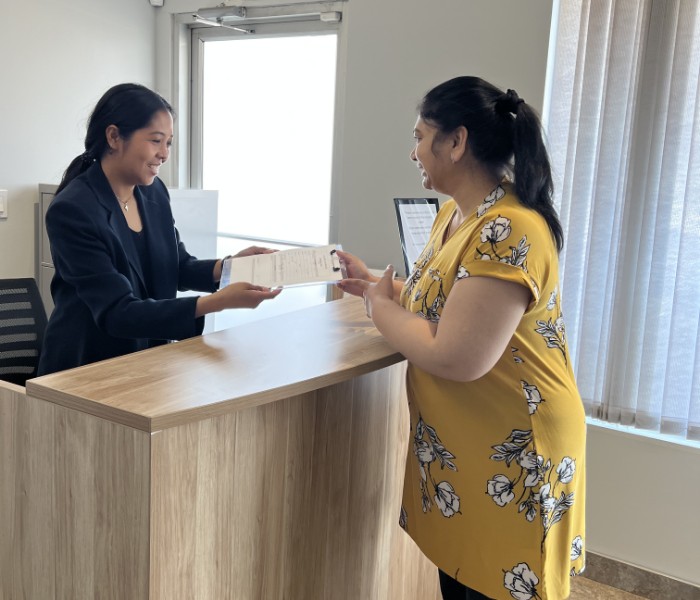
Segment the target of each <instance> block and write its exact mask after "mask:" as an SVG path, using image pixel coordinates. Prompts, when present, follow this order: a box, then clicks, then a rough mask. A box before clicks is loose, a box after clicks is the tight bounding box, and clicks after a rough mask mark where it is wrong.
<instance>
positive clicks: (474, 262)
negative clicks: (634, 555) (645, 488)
mask: <svg viewBox="0 0 700 600" xmlns="http://www.w3.org/2000/svg"><path fill="white" fill-rule="evenodd" d="M454 210H455V203H454V201H453V200H450V201H448V202H446V203H445V205H444V206H443V207H442V209H441V210H440V212H439V213H438V215H437V217H436V219H435V223H434V225H433V229H432V232H431V237H430V241H429V242H428V244H427V246H426V248H425V250H424V251H423V253H422V254H421V256H420V257H419V259H418V261H416V264H415V265H414V270H413V272H412V273H411V276H410V277H409V278H408V279H407V281H406V284H405V286H404V288H403V291H402V294H401V304H402V305H403V306H404V307H405V308H406V309H408V310H410V311H411V312H414V313H417V314H419V315H420V316H421V317H423V318H424V319H428V320H430V321H433V322H435V323H438V327H439V322H440V314H441V313H442V309H443V306H444V304H445V302H446V300H447V297H448V296H449V294H450V291H451V289H452V286H454V285H458V282H459V281H460V280H462V279H465V278H467V277H495V278H497V279H503V280H506V281H513V282H516V283H519V284H520V285H524V286H525V287H527V288H528V289H529V290H530V294H531V302H530V304H529V306H528V308H527V310H526V312H525V315H524V316H523V318H522V320H521V322H520V324H519V325H518V328H517V330H516V332H515V334H514V335H513V338H512V339H511V342H510V345H509V347H508V349H507V350H506V351H505V353H504V354H503V356H502V357H501V358H500V359H499V360H498V362H497V363H496V365H495V366H494V368H493V369H492V370H491V371H490V372H489V373H487V374H486V375H484V376H483V377H481V378H480V379H478V380H476V381H473V382H468V383H460V382H455V381H449V380H446V379H442V378H440V377H436V376H434V375H430V374H429V373H426V372H425V371H422V370H421V369H419V368H418V367H416V366H414V365H411V364H409V367H408V373H407V388H408V398H409V408H410V414H411V439H410V443H409V449H408V457H407V461H406V478H405V483H404V494H403V504H402V507H401V519H400V523H401V526H402V527H403V528H404V529H405V530H406V531H407V532H408V533H409V535H411V537H413V539H414V540H415V541H416V543H417V544H418V545H419V546H420V548H421V549H422V551H423V552H424V553H425V555H426V556H427V557H428V558H429V559H431V560H432V561H433V562H434V563H435V564H436V565H437V566H438V567H439V568H440V569H442V570H443V571H445V572H446V573H447V574H448V575H450V576H451V577H454V578H455V579H457V580H458V581H460V582H462V583H464V584H465V585H467V586H468V587H470V588H472V589H475V590H477V591H479V592H481V593H482V594H484V595H486V596H488V597H490V598H494V599H496V600H501V599H502V600H509V599H511V598H515V599H516V600H531V599H534V600H562V599H564V598H566V597H568V595H569V583H570V576H571V575H575V574H578V573H580V572H581V571H582V570H583V566H584V552H583V543H584V507H585V478H584V465H585V436H586V429H585V417H584V412H583V407H582V404H581V399H580V397H579V394H578V391H577V388H576V382H575V379H574V374H573V371H572V367H571V360H570V358H569V352H568V349H567V345H566V335H565V329H564V321H563V318H562V314H561V303H560V294H559V290H560V286H559V278H558V277H559V275H558V257H557V252H556V247H555V245H554V241H553V238H552V236H551V234H550V231H549V228H548V226H547V223H546V222H545V221H544V219H543V218H542V217H541V216H540V215H539V214H538V213H537V212H535V211H533V210H530V209H528V208H526V207H524V206H522V205H521V204H520V203H519V202H518V199H517V198H516V197H515V195H514V190H513V189H512V187H511V185H510V184H509V183H502V184H501V185H499V186H498V187H497V188H496V189H495V190H494V191H493V192H492V193H491V194H490V195H489V196H488V197H487V198H486V199H485V200H484V202H483V203H482V204H481V205H480V206H479V207H478V208H477V210H476V211H475V212H474V213H473V214H472V215H470V216H469V217H468V218H467V219H466V220H465V221H464V222H463V223H462V224H461V225H460V227H459V229H458V230H457V231H456V232H455V233H454V234H453V235H452V236H451V237H450V238H449V239H448V241H447V242H446V243H445V244H444V245H443V239H444V234H445V231H446V229H447V226H448V224H449V222H450V220H451V218H452V215H453V212H454Z"/></svg>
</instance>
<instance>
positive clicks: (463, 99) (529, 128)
mask: <svg viewBox="0 0 700 600" xmlns="http://www.w3.org/2000/svg"><path fill="white" fill-rule="evenodd" d="M418 112H419V114H420V116H421V118H422V119H423V120H424V121H425V122H427V123H429V124H430V125H432V126H433V127H437V129H438V130H439V132H440V133H441V134H447V133H451V132H452V131H454V130H455V129H457V128H458V127H460V126H464V127H465V128H466V129H467V131H468V133H469V135H468V137H467V141H468V144H469V147H470V149H471V151H472V154H473V155H474V157H475V158H476V159H477V160H478V161H480V162H481V163H482V164H484V165H485V166H486V167H487V168H488V169H489V170H491V171H492V172H493V173H494V174H495V175H497V176H502V175H503V174H504V173H506V172H508V171H510V170H511V169H512V174H513V178H514V183H515V192H516V194H517V195H518V198H519V200H520V202H521V203H522V204H523V205H525V206H527V207H529V208H532V209H534V210H536V211H537V212H538V213H540V214H541V215H542V217H544V219H545V221H546V222H547V225H548V226H549V229H550V231H551V232H552V236H553V237H554V240H555V242H556V245H557V249H558V250H561V249H562V247H563V245H564V234H563V231H562V227H561V223H560V222H559V218H558V217H557V213H556V211H555V210H554V205H553V203H552V193H553V185H552V170H551V167H550V165H549V157H548V155H547V149H546V148H545V145H544V140H543V139H542V125H541V123H540V119H539V116H538V115H537V113H536V112H535V110H534V109H533V108H532V107H531V106H530V105H528V104H526V103H525V102H524V101H523V100H522V98H519V97H518V94H517V93H516V92H515V91H513V90H508V91H507V92H503V91H502V90H500V89H498V88H497V87H496V86H495V85H492V84H490V83H488V82H487V81H484V80H483V79H480V78H479V77H455V78H454V79H450V80H449V81H446V82H445V83H441V84H440V85H438V86H437V87H435V88H433V89H432V90H430V91H429V92H428V93H427V94H426V95H425V97H424V98H423V100H422V101H421V103H420V104H419V105H418Z"/></svg>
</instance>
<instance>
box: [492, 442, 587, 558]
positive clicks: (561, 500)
mask: <svg viewBox="0 0 700 600" xmlns="http://www.w3.org/2000/svg"><path fill="white" fill-rule="evenodd" d="M532 443H533V438H532V431H526V430H522V429H514V430H512V431H511V434H510V435H509V436H508V438H506V440H505V441H503V442H502V443H501V444H496V445H494V446H491V448H492V449H493V450H495V451H496V452H495V453H494V454H492V455H491V460H495V461H502V462H505V463H506V466H507V467H511V464H512V463H515V465H517V466H518V467H520V474H519V475H518V476H517V477H515V479H512V478H510V477H508V476H507V475H505V474H503V473H497V474H496V475H494V476H493V477H492V478H491V479H489V480H488V482H487V484H486V493H487V494H488V495H489V496H491V499H492V500H493V501H494V503H495V504H496V505H498V506H499V507H501V508H503V507H505V506H507V505H508V504H510V503H511V502H512V501H513V500H515V498H516V489H517V488H519V487H520V486H521V485H522V491H520V492H519V494H520V496H519V498H518V500H517V504H518V512H519V513H522V512H524V513H525V519H526V520H527V521H528V522H530V523H532V522H534V520H535V517H536V516H537V507H538V506H539V514H540V518H541V520H542V527H543V534H542V546H544V541H545V539H546V538H547V534H548V533H549V531H550V529H551V528H552V527H553V526H554V525H556V524H557V523H558V522H559V521H561V519H562V518H563V517H564V515H565V514H566V512H567V511H568V510H569V508H571V507H572V506H573V504H574V492H569V493H567V492H566V491H565V490H561V491H560V492H559V496H558V497H557V496H555V495H554V491H555V489H557V488H558V487H559V486H560V485H561V486H565V485H568V484H570V483H572V481H573V480H574V475H575V473H576V461H575V459H573V458H571V457H569V456H565V457H564V458H563V459H562V460H561V462H560V463H559V465H558V466H557V467H556V469H554V467H553V465H552V461H551V459H546V460H545V457H544V456H542V455H540V454H537V453H536V452H535V450H534V449H533V448H532ZM554 473H556V475H557V477H556V479H555V480H554V481H552V479H553V476H554ZM538 486H540V487H539V490H538V489H537V488H538Z"/></svg>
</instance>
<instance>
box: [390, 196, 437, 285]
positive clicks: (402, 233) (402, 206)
mask: <svg viewBox="0 0 700 600" xmlns="http://www.w3.org/2000/svg"><path fill="white" fill-rule="evenodd" d="M394 207H395V208H396V219H397V221H398V225H399V237H400V238H401V251H402V252H403V260H404V264H405V266H406V276H407V277H408V275H409V274H410V273H411V271H412V270H413V265H414V263H415V262H416V260H418V257H419V256H420V254H421V252H423V249H424V248H425V245H426V244H427V243H428V240H429V239H430V231H431V229H432V227H433V221H435V217H436V215H437V213H438V210H439V209H440V203H439V202H438V199H437V198H394Z"/></svg>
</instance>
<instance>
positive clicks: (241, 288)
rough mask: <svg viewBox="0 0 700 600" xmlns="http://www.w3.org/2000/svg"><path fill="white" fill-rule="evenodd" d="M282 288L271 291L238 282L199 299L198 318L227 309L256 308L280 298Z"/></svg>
mask: <svg viewBox="0 0 700 600" xmlns="http://www.w3.org/2000/svg"><path fill="white" fill-rule="evenodd" d="M281 291H282V288H275V289H270V288H268V287H263V286H261V285H253V284H252V283H247V282H244V281H236V282H235V283H232V284H230V285H227V286H226V287H224V288H221V289H220V290H218V291H217V292H214V293H213V294H209V295H208V296H200V297H199V298H198V299H197V309H196V312H195V316H196V317H202V316H204V315H207V314H209V313H213V312H219V311H221V310H224V309H226V308H256V307H257V306H258V305H260V303H261V302H263V301H265V300H271V299H272V298H276V297H277V296H279V294H280V292H281Z"/></svg>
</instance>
